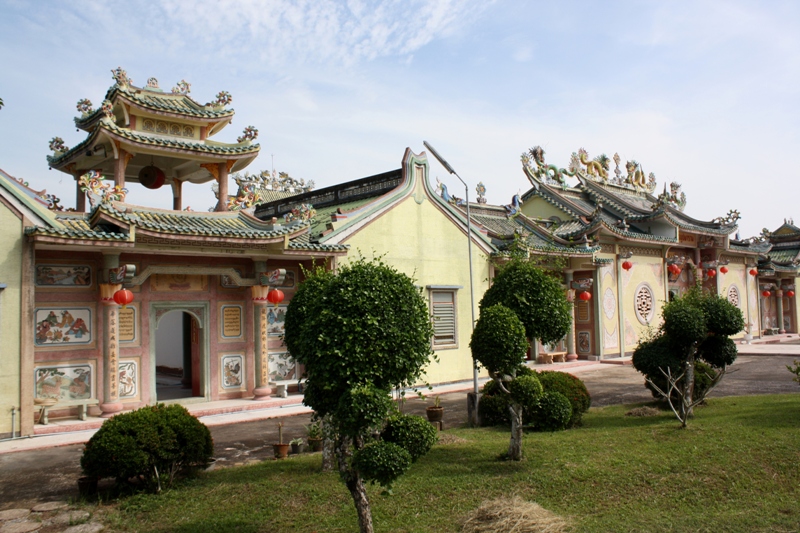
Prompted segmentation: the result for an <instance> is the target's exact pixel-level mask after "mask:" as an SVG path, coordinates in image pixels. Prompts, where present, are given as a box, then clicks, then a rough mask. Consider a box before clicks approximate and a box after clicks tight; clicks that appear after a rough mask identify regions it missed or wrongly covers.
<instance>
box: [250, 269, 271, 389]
mask: <svg viewBox="0 0 800 533" xmlns="http://www.w3.org/2000/svg"><path fill="white" fill-rule="evenodd" d="M250 290H251V295H252V296H251V297H252V300H253V308H254V316H255V326H256V327H255V330H256V343H255V344H256V350H255V355H256V365H255V366H256V388H255V389H254V390H253V396H254V397H253V400H256V401H263V400H267V399H268V398H269V397H270V395H271V394H272V387H270V385H269V350H268V347H267V342H268V341H269V336H268V334H267V328H268V327H269V322H268V321H267V313H268V312H269V302H268V301H267V292H269V287H267V286H264V285H254V286H253V287H251V288H250Z"/></svg>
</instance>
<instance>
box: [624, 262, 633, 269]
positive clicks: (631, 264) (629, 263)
mask: <svg viewBox="0 0 800 533" xmlns="http://www.w3.org/2000/svg"><path fill="white" fill-rule="evenodd" d="M622 268H624V269H625V270H630V269H632V268H633V263H631V262H630V261H623V262H622Z"/></svg>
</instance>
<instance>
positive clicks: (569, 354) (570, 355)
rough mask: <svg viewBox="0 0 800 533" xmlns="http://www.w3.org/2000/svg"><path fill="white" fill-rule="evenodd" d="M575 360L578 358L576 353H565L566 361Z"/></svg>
mask: <svg viewBox="0 0 800 533" xmlns="http://www.w3.org/2000/svg"><path fill="white" fill-rule="evenodd" d="M577 360H578V354H576V353H568V354H567V361H577Z"/></svg>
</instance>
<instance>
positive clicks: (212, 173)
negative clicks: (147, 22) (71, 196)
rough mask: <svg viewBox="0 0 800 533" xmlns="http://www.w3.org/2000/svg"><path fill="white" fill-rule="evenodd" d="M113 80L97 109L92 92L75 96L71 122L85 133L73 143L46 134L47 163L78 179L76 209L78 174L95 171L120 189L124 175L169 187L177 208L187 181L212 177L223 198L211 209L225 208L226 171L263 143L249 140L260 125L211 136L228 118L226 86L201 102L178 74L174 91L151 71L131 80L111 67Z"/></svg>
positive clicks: (81, 205) (81, 194) (81, 207)
mask: <svg viewBox="0 0 800 533" xmlns="http://www.w3.org/2000/svg"><path fill="white" fill-rule="evenodd" d="M111 72H112V75H113V78H114V81H115V83H114V85H112V86H111V88H109V90H108V92H106V95H105V98H104V100H103V102H102V104H101V105H100V107H98V108H97V109H95V108H94V107H93V104H92V102H91V101H90V100H89V99H86V98H84V99H81V100H79V101H78V104H77V108H78V112H79V113H80V114H81V115H80V116H79V117H76V118H75V126H76V127H77V128H79V129H81V130H83V131H85V132H87V133H88V135H87V137H86V139H84V140H83V141H82V142H80V143H78V145H76V146H74V147H72V148H68V147H67V146H65V145H64V141H63V139H61V138H60V137H54V138H53V139H52V140H51V141H50V149H51V150H52V152H53V153H52V155H50V156H48V157H47V162H48V164H49V165H50V167H51V168H54V169H56V170H60V171H62V172H66V173H67V174H70V175H71V176H72V177H73V178H74V179H75V183H76V185H75V186H76V197H77V200H76V210H77V211H80V212H84V211H86V195H85V190H84V189H85V188H86V185H85V184H81V182H80V180H81V177H82V176H84V175H86V174H87V173H89V172H90V171H94V172H95V173H97V174H99V175H101V176H104V177H107V178H109V179H113V182H114V186H115V187H116V189H117V191H118V192H123V191H125V184H126V183H127V182H135V183H140V184H141V185H143V186H144V187H147V188H148V189H153V190H156V189H160V188H161V187H164V186H167V187H169V188H170V189H171V190H172V196H173V209H175V210H178V211H180V210H181V209H182V199H181V196H182V188H183V185H184V184H185V183H189V184H202V183H207V182H209V181H212V180H213V181H214V182H215V184H216V185H217V187H218V189H219V191H220V197H221V198H222V200H220V201H219V202H217V206H216V210H217V211H225V210H227V208H228V204H227V199H228V190H227V189H228V174H229V172H235V171H238V170H241V169H244V168H245V167H247V166H248V165H249V164H250V163H251V162H252V161H253V160H254V159H255V158H256V157H257V156H258V152H259V150H260V146H259V145H258V144H255V143H254V142H253V141H255V139H256V138H257V137H258V130H257V129H256V128H255V127H253V126H248V127H246V128H245V129H244V132H243V133H242V135H241V136H240V137H239V138H238V139H237V140H238V143H236V144H228V143H223V142H218V141H214V140H212V139H211V137H213V136H214V135H216V134H217V133H219V132H220V131H221V130H222V129H223V128H224V127H225V126H227V125H228V124H230V122H231V120H232V119H233V115H234V111H233V109H230V108H229V107H228V106H230V104H231V102H232V101H233V99H232V97H231V95H230V93H228V92H226V91H220V92H219V93H218V94H217V96H216V98H215V99H214V100H213V101H211V102H209V103H206V104H201V103H199V102H197V101H196V100H194V99H192V98H191V97H190V96H189V93H190V92H191V85H190V84H189V83H188V82H186V81H185V80H181V81H180V82H179V83H178V84H177V85H176V86H175V87H173V88H172V90H171V91H164V90H163V89H161V88H160V87H159V84H158V81H157V80H156V79H155V78H150V79H148V80H147V85H146V86H144V87H136V86H134V85H133V81H132V80H131V79H130V78H129V77H128V75H127V73H126V72H125V71H124V70H122V69H121V68H116V69H114V70H112V71H111Z"/></svg>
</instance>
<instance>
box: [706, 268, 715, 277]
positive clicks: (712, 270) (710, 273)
mask: <svg viewBox="0 0 800 533" xmlns="http://www.w3.org/2000/svg"><path fill="white" fill-rule="evenodd" d="M716 275H717V271H716V270H714V269H713V268H709V269H708V277H709V278H713V277H714V276H716Z"/></svg>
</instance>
